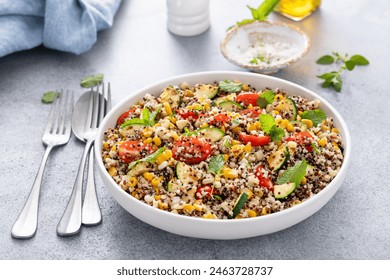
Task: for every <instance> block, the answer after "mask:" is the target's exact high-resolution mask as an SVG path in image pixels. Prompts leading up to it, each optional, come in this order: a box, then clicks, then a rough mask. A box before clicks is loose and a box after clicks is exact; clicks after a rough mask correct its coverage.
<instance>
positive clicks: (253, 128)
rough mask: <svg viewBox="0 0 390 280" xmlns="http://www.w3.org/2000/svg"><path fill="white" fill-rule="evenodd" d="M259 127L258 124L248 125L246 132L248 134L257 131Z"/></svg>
mask: <svg viewBox="0 0 390 280" xmlns="http://www.w3.org/2000/svg"><path fill="white" fill-rule="evenodd" d="M256 129H257V127H256V124H255V123H248V125H247V126H246V130H247V131H248V132H250V131H252V130H256Z"/></svg>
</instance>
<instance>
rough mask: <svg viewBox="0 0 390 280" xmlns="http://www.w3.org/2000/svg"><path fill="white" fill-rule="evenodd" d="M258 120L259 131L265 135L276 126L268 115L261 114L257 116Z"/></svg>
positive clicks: (272, 118)
mask: <svg viewBox="0 0 390 280" xmlns="http://www.w3.org/2000/svg"><path fill="white" fill-rule="evenodd" d="M259 120H260V124H261V129H262V130H263V131H264V132H265V133H267V134H269V133H270V132H271V130H272V128H273V127H274V126H275V125H276V123H275V119H274V117H273V116H271V115H269V114H261V115H260V116H259Z"/></svg>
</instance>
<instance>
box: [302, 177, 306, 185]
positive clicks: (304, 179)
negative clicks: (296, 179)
mask: <svg viewBox="0 0 390 280" xmlns="http://www.w3.org/2000/svg"><path fill="white" fill-rule="evenodd" d="M306 183H307V179H306V177H303V179H302V181H301V184H302V185H306Z"/></svg>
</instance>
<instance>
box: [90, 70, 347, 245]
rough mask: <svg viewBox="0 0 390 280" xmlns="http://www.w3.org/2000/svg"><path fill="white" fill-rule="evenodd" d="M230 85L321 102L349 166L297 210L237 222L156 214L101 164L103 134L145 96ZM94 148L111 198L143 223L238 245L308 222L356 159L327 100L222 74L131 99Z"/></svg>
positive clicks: (156, 87) (286, 85)
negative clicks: (205, 85) (230, 82)
mask: <svg viewBox="0 0 390 280" xmlns="http://www.w3.org/2000/svg"><path fill="white" fill-rule="evenodd" d="M225 79H230V80H239V81H241V82H243V83H247V84H250V85H251V86H254V87H255V88H257V89H262V88H264V87H269V88H279V89H281V90H283V91H286V92H287V93H288V94H289V95H301V96H303V97H306V98H308V99H315V98H317V99H319V100H320V101H321V103H322V105H321V108H322V109H323V110H324V111H325V112H326V113H327V115H328V116H331V117H333V119H334V124H335V126H336V127H337V128H339V129H340V133H341V136H342V138H343V143H344V155H345V158H344V162H343V165H342V167H341V169H340V172H339V173H338V175H337V176H336V177H335V178H334V179H333V181H332V182H331V183H330V184H329V185H328V186H327V187H326V188H325V189H324V190H322V191H321V192H320V193H319V194H317V195H315V196H314V197H312V198H310V199H308V200H307V201H305V202H303V203H301V204H299V205H297V206H294V207H293V208H289V209H286V210H283V211H281V212H277V213H273V214H270V215H266V216H260V217H256V218H249V219H237V220H209V219H202V218H193V217H186V216H182V215H178V214H173V213H170V212H167V211H163V210H160V209H157V208H153V207H151V206H149V205H147V204H145V203H144V202H141V201H139V200H137V199H135V198H134V197H132V196H131V195H129V194H128V193H126V192H125V191H124V190H122V189H121V188H120V187H119V186H118V185H117V184H116V183H115V181H114V180H113V179H112V178H111V176H110V175H109V174H108V172H107V171H106V169H105V168H104V165H103V161H102V159H101V153H102V145H101V143H102V141H103V139H104V131H106V130H107V129H108V128H110V127H114V126H115V124H116V120H117V118H118V117H119V116H120V115H121V113H123V112H124V111H126V110H128V108H129V106H131V105H133V104H135V103H136V102H138V101H139V100H140V99H141V98H142V97H143V96H144V95H145V94H146V93H150V94H153V95H159V94H160V92H161V90H162V89H163V88H164V87H166V86H167V85H178V84H180V83H181V82H183V81H185V82H187V83H189V84H190V85H194V84H196V83H213V82H214V81H220V80H225ZM95 143H96V144H95V155H96V161H97V167H98V169H99V173H100V176H101V178H102V180H103V182H104V184H105V185H106V187H107V189H108V191H109V192H110V194H111V195H112V196H113V197H114V199H115V200H116V201H117V202H118V203H119V204H120V205H121V206H122V207H123V208H124V209H126V210H127V211H128V212H129V213H131V214H132V215H134V216H135V217H137V218H138V219H140V220H142V221H144V222H146V223H148V224H150V225H153V226H155V227H158V228H160V229H163V230H166V231H169V232H172V233H176V234H180V235H184V236H190V237H197V238H208V239H238V238H246V237H253V236H258V235H263V234H268V233H272V232H276V231H279V230H282V229H285V228H288V227H291V226H293V225H295V224H297V223H299V222H301V221H302V220H304V219H306V218H308V217H309V216H310V215H312V214H314V213H315V212H316V211H318V210H319V209H320V208H321V207H322V206H324V205H325V204H326V203H327V202H328V201H329V199H331V198H332V196H333V195H334V194H335V193H336V191H337V190H338V189H339V188H340V186H341V184H342V182H343V180H344V178H345V176H346V174H347V168H348V165H349V161H350V154H351V139H350V135H349V132H348V128H347V126H346V124H345V122H344V120H343V119H342V117H341V116H340V115H339V113H337V111H336V110H335V109H334V108H333V107H332V106H331V105H330V104H329V103H328V102H327V101H325V100H324V99H323V98H322V97H320V96H319V95H317V94H316V93H314V92H312V91H310V90H308V89H306V88H304V87H301V86H299V85H297V84H294V83H291V82H288V81H285V80H282V79H278V78H275V77H270V76H266V75H259V74H254V73H246V72H220V71H218V72H200V73H193V74H187V75H183V76H177V77H173V78H170V79H166V80H163V81H160V82H157V83H154V84H152V85H150V86H147V87H144V88H142V89H140V90H138V91H136V92H134V93H133V94H130V95H129V96H128V97H127V98H125V99H124V100H123V101H122V102H120V103H119V104H117V105H116V106H115V107H114V108H113V109H112V110H111V111H110V112H109V114H108V115H107V116H106V117H105V119H104V121H103V123H102V125H101V126H100V128H99V131H98V133H97V138H96V141H95Z"/></svg>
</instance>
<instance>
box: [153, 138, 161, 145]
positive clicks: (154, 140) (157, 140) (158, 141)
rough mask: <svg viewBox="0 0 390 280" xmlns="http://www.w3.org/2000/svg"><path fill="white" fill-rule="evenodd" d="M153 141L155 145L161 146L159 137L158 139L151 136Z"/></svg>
mask: <svg viewBox="0 0 390 280" xmlns="http://www.w3.org/2000/svg"><path fill="white" fill-rule="evenodd" d="M153 142H154V144H155V145H156V146H157V147H160V146H161V139H160V138H158V137H154V138H153Z"/></svg>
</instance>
